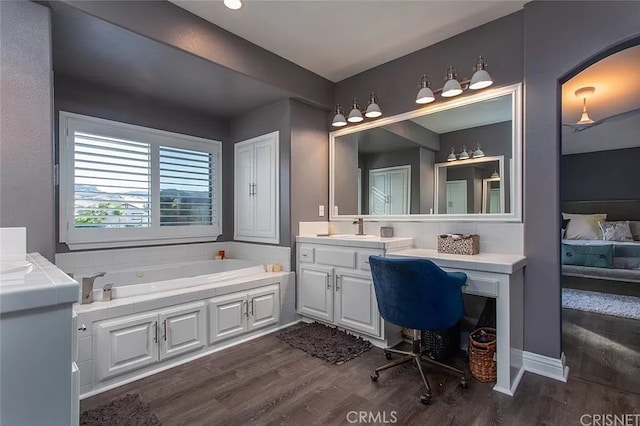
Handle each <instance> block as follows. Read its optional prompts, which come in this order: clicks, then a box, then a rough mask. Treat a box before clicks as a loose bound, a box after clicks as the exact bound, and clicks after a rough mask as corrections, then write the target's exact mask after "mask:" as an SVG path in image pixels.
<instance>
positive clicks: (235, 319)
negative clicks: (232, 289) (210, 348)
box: [209, 293, 248, 344]
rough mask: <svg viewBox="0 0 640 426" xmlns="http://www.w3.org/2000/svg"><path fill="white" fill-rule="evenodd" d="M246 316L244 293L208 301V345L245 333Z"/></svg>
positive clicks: (245, 296) (245, 297)
mask: <svg viewBox="0 0 640 426" xmlns="http://www.w3.org/2000/svg"><path fill="white" fill-rule="evenodd" d="M247 316H248V311H247V295H246V293H242V294H230V295H228V296H220V297H215V298H213V299H211V300H209V344H212V343H215V342H218V341H220V340H224V339H228V338H229V337H233V336H237V335H239V334H242V333H244V332H246V331H247Z"/></svg>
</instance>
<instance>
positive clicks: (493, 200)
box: [489, 188, 503, 213]
mask: <svg viewBox="0 0 640 426" xmlns="http://www.w3.org/2000/svg"><path fill="white" fill-rule="evenodd" d="M501 195H502V194H501V193H500V190H499V189H496V188H492V189H490V190H489V213H503V211H502V206H501V205H500V198H501Z"/></svg>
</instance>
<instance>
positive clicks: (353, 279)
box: [334, 271, 380, 336]
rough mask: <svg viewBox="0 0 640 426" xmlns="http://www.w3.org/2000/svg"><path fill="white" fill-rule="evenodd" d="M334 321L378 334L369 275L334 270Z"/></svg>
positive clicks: (376, 305)
mask: <svg viewBox="0 0 640 426" xmlns="http://www.w3.org/2000/svg"><path fill="white" fill-rule="evenodd" d="M334 321H335V323H336V324H338V325H341V326H344V327H346V328H350V329H353V330H358V331H361V332H363V333H367V334H371V335H374V336H379V335H380V315H379V314H378V303H377V301H376V295H375V290H374V287H373V281H372V279H371V276H370V275H368V274H362V273H360V274H358V273H354V272H343V271H336V308H335V318H334Z"/></svg>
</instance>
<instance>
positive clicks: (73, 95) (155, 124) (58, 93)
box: [54, 76, 233, 253]
mask: <svg viewBox="0 0 640 426" xmlns="http://www.w3.org/2000/svg"><path fill="white" fill-rule="evenodd" d="M54 81H55V86H54V88H55V92H54V94H55V96H54V102H55V103H54V122H55V134H54V138H55V140H56V142H57V143H56V146H58V144H59V141H58V138H59V132H58V126H59V120H58V118H59V116H60V111H66V112H73V113H77V114H84V115H89V116H92V117H98V118H104V119H107V120H114V121H119V122H121V123H127V124H135V125H138V126H145V127H150V128H153V129H160V130H166V131H169V132H176V133H182V134H185V135H190V136H197V137H201V138H206V139H213V140H217V141H222V142H223V144H222V145H223V146H222V151H223V161H222V175H223V179H224V177H225V176H227V175H228V174H229V173H230V174H231V175H232V176H233V161H231V163H229V162H228V161H226V160H225V153H228V151H229V146H230V144H229V143H226V144H225V143H224V141H227V140H228V136H227V135H228V132H229V129H228V122H227V121H226V120H222V119H220V118H217V117H213V116H210V115H206V114H203V113H200V112H198V111H191V110H186V109H184V108H177V107H175V106H172V105H166V104H163V103H160V102H158V101H156V100H154V99H149V98H143V97H140V96H137V95H132V94H130V93H126V92H120V91H117V90H113V89H109V88H106V87H101V86H96V85H94V84H91V83H88V82H84V81H80V80H76V79H70V78H66V77H61V76H56V77H55V79H54ZM231 151H233V149H231ZM56 205H57V199H56ZM222 205H223V213H222V221H223V237H222V238H220V240H223V239H229V240H230V239H233V223H232V224H231V228H230V229H231V234H229V228H228V224H227V221H228V220H229V218H228V216H229V214H228V211H229V209H231V219H233V185H231V186H229V185H227V184H226V183H225V184H223V187H222ZM55 214H56V218H57V217H58V209H57V208H56V209H55ZM56 225H57V222H56ZM57 232H58V228H57V226H56V235H57ZM56 241H58V239H56ZM56 250H57V252H58V253H62V252H67V251H69V250H68V248H67V246H66V244H59V243H58V244H57V248H56Z"/></svg>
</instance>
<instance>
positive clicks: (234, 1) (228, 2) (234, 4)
mask: <svg viewBox="0 0 640 426" xmlns="http://www.w3.org/2000/svg"><path fill="white" fill-rule="evenodd" d="M224 5H225V6H227V7H228V8H229V9H232V10H238V9H240V8H241V7H242V2H241V1H240V0H224Z"/></svg>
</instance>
